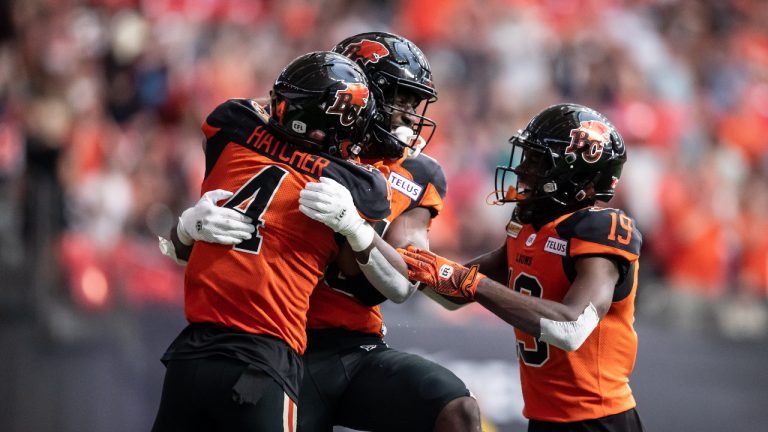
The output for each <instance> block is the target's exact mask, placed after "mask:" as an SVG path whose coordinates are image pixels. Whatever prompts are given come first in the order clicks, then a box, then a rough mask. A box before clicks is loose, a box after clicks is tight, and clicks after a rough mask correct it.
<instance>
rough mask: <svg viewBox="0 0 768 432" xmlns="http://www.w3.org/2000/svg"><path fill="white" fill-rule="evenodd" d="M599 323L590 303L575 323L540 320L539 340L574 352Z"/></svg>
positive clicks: (593, 306) (595, 311)
mask: <svg viewBox="0 0 768 432" xmlns="http://www.w3.org/2000/svg"><path fill="white" fill-rule="evenodd" d="M599 321H600V317H598V315H597V309H595V305H593V304H592V303H590V304H589V305H588V306H587V307H586V308H585V309H584V312H582V313H581V315H579V318H578V319H576V321H552V320H549V319H546V318H541V319H540V320H539V325H540V326H541V336H539V340H541V341H543V342H546V343H548V344H552V345H554V346H556V347H558V348H560V349H562V350H565V351H569V352H570V351H576V350H577V349H579V347H580V346H581V344H583V343H584V341H585V340H587V338H588V337H589V335H590V334H591V333H592V330H594V329H595V327H597V323H598V322H599Z"/></svg>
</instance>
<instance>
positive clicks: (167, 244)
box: [157, 236, 187, 266]
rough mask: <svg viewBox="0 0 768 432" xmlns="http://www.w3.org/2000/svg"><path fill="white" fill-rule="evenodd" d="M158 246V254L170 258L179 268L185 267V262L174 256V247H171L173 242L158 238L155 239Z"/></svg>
mask: <svg viewBox="0 0 768 432" xmlns="http://www.w3.org/2000/svg"><path fill="white" fill-rule="evenodd" d="M157 241H158V246H159V247H160V252H162V254H163V255H165V256H167V257H169V258H171V259H172V260H174V261H176V264H178V265H180V266H186V265H187V262H186V261H184V260H183V259H181V258H179V257H178V256H177V255H176V246H174V245H173V242H172V241H170V240H168V239H166V238H163V237H160V236H158V237H157Z"/></svg>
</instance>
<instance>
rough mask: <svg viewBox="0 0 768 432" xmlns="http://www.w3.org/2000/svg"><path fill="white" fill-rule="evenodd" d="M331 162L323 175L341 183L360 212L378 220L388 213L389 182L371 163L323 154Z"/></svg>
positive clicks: (368, 217)
mask: <svg viewBox="0 0 768 432" xmlns="http://www.w3.org/2000/svg"><path fill="white" fill-rule="evenodd" d="M325 157H327V158H328V159H330V160H331V164H330V165H329V166H327V167H326V168H325V169H324V170H323V176H325V177H330V178H332V179H333V180H336V181H337V182H339V183H341V184H342V185H343V186H344V187H346V188H347V189H348V190H349V192H350V193H351V194H352V199H353V200H354V202H355V207H357V211H358V212H360V214H361V215H362V216H363V217H364V218H366V219H368V220H370V221H378V220H381V219H384V218H386V217H387V216H389V214H390V203H389V199H390V191H389V183H388V182H387V179H386V178H385V177H384V176H383V175H382V173H381V172H380V171H379V170H378V169H376V168H375V167H373V166H371V165H364V164H359V163H356V162H352V161H349V160H345V159H340V158H336V157H332V156H325Z"/></svg>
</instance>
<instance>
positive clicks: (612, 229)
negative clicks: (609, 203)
mask: <svg viewBox="0 0 768 432" xmlns="http://www.w3.org/2000/svg"><path fill="white" fill-rule="evenodd" d="M636 225H637V224H636V223H635V220H634V219H632V218H631V217H629V216H627V215H626V214H625V213H624V212H623V211H621V210H618V209H613V208H600V207H587V208H585V209H581V210H578V211H576V212H574V213H572V214H571V215H570V216H568V217H567V218H565V219H563V220H562V221H560V222H559V223H558V224H557V227H556V230H557V233H558V234H559V235H560V236H561V237H563V238H566V239H568V240H569V243H570V248H569V250H570V256H573V257H575V256H578V255H618V256H621V257H623V258H625V259H627V260H628V261H630V262H632V261H635V260H637V259H638V257H639V256H640V247H641V246H642V244H643V236H642V234H641V233H640V230H638V229H637V226H636Z"/></svg>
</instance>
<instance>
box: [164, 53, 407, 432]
mask: <svg viewBox="0 0 768 432" xmlns="http://www.w3.org/2000/svg"><path fill="white" fill-rule="evenodd" d="M271 96H272V100H271V104H272V106H271V110H272V113H274V114H273V115H271V116H270V115H268V114H267V113H266V111H264V109H263V108H262V107H261V106H260V105H259V104H257V103H256V102H255V101H253V100H247V99H233V100H229V101H227V102H224V103H223V104H221V105H220V106H218V107H217V108H216V109H215V110H214V111H213V112H212V113H210V114H209V115H208V117H207V119H206V121H205V123H204V124H203V126H202V130H203V133H204V135H205V138H206V140H205V144H204V151H205V161H206V166H205V178H204V180H203V183H202V188H201V189H202V192H203V198H202V199H201V201H202V202H205V203H207V206H209V207H216V208H218V206H219V205H220V206H221V208H223V209H228V213H227V214H229V215H230V216H231V217H232V218H231V219H230V220H229V221H228V222H226V223H225V225H229V224H230V223H233V222H237V223H240V224H245V225H250V227H251V228H249V229H253V232H252V233H250V235H249V236H248V237H249V238H247V239H242V237H241V238H240V239H238V240H241V241H237V242H235V241H229V242H228V243H230V244H226V245H225V244H215V243H209V242H197V243H196V244H195V245H194V248H192V250H191V255H189V256H188V264H187V267H186V273H185V280H184V312H185V316H186V319H187V320H188V321H189V325H188V326H187V327H186V328H185V329H184V330H183V331H182V332H181V334H180V335H179V336H178V337H177V338H176V339H175V340H174V341H173V343H172V344H171V345H170V347H169V348H168V350H167V351H166V352H165V354H164V355H163V358H162V360H163V362H164V363H165V364H166V367H167V370H166V376H165V381H164V384H163V392H162V398H161V402H160V407H159V411H158V414H157V417H156V419H155V424H154V427H153V430H154V431H178V430H184V431H211V430H227V431H246V430H247V431H254V430H262V431H267V430H269V431H276V430H295V427H296V415H297V412H296V402H297V399H298V397H297V395H298V392H299V385H300V378H301V376H302V362H301V358H300V355H301V354H303V352H304V350H305V347H306V332H305V322H306V312H307V308H308V307H309V296H310V293H311V292H312V290H313V289H314V287H315V286H316V285H317V283H318V281H319V280H320V278H321V277H322V275H323V271H324V270H325V268H326V267H327V265H328V264H329V262H330V261H331V260H332V259H334V258H335V256H336V255H337V254H338V251H339V244H340V242H337V241H336V237H337V234H336V233H335V232H334V231H336V232H339V233H341V234H342V235H344V236H346V240H347V242H348V243H350V244H353V245H354V247H355V248H356V249H360V250H362V249H365V248H369V247H370V244H371V243H372V242H373V241H374V238H373V235H372V229H371V228H370V227H369V225H368V224H367V223H366V222H365V221H364V220H363V218H362V217H361V216H360V214H361V215H363V217H365V218H367V219H369V220H372V221H376V220H380V219H383V218H384V217H386V216H387V215H389V213H390V210H389V201H388V194H389V188H388V184H387V182H386V179H385V178H384V177H383V176H382V175H381V173H380V172H379V171H378V170H375V169H373V168H372V167H370V166H364V165H360V164H357V163H354V162H352V161H350V160H348V156H349V155H351V154H355V153H356V152H357V151H359V149H360V148H361V147H362V146H363V145H364V144H365V142H366V140H368V139H369V138H370V135H371V133H370V131H369V129H370V121H371V119H372V118H373V116H374V115H375V113H376V110H375V101H374V98H373V97H372V95H371V93H370V87H369V84H368V81H367V79H366V77H365V74H364V73H363V72H362V70H361V69H360V68H359V66H357V65H356V64H355V63H354V62H352V61H350V60H349V59H348V58H346V57H344V56H341V55H339V54H336V53H332V52H316V53H310V54H306V55H304V56H301V57H299V58H297V59H296V60H294V61H292V62H291V63H290V64H289V65H288V66H286V68H285V69H283V71H282V72H281V73H280V75H279V77H278V78H277V80H276V81H275V83H274V86H273V90H272V93H271ZM325 188H328V189H330V190H339V189H342V190H343V191H344V194H343V196H338V197H336V198H337V209H338V210H343V211H344V213H345V214H343V215H339V214H338V212H336V213H334V216H339V217H337V218H334V220H333V221H330V222H327V223H326V224H322V223H319V222H317V221H315V220H312V219H310V218H307V217H306V216H305V215H304V214H302V212H301V211H300V210H299V208H298V206H297V202H298V201H299V200H300V199H301V198H300V196H301V194H303V193H304V192H306V191H307V190H310V191H311V190H325ZM358 211H359V212H360V213H359V214H358ZM315 216H317V217H319V218H322V217H324V216H326V215H325V213H323V212H322V211H318V212H317V214H316V215H315ZM191 220H193V221H194V219H191ZM185 221H187V219H185V218H182V222H181V223H180V226H179V227H178V228H177V229H175V230H173V233H172V237H174V240H175V241H176V242H177V243H179V244H191V243H192V240H193V239H200V236H199V235H200V232H202V231H203V230H202V225H203V222H202V220H197V221H195V225H193V226H188V225H186V222H185ZM326 225H328V226H330V227H331V228H332V229H329V228H328V227H327V226H326ZM365 227H368V228H367V229H366V228H365ZM219 239H221V238H219ZM225 240H226V239H225ZM230 240H231V239H230ZM224 243H227V242H224ZM234 243H236V244H234ZM161 245H162V246H161V247H163V248H165V249H166V252H167V253H168V254H169V255H174V252H175V250H174V249H175V248H174V244H173V243H172V242H168V241H164V242H161ZM395 255H397V254H396V253H395ZM398 259H399V255H398Z"/></svg>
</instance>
